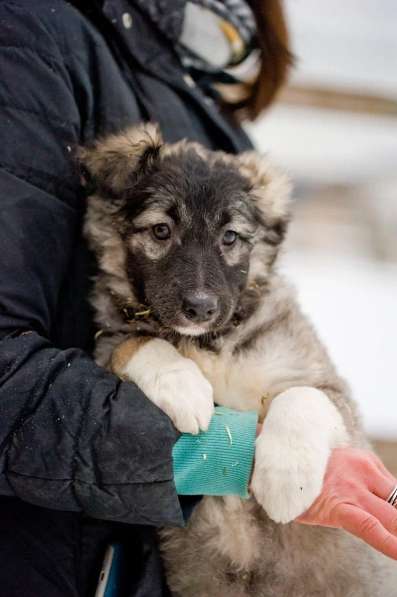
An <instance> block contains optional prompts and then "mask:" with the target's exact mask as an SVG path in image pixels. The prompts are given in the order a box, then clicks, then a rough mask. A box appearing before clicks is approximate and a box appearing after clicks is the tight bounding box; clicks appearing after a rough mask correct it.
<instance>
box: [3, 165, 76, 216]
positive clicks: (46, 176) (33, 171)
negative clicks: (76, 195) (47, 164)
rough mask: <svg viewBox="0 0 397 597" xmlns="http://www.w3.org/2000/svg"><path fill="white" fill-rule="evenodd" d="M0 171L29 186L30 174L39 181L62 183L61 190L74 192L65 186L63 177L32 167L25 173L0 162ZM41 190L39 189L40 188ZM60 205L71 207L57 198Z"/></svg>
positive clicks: (72, 187) (71, 187) (30, 182)
mask: <svg viewBox="0 0 397 597" xmlns="http://www.w3.org/2000/svg"><path fill="white" fill-rule="evenodd" d="M0 169H3V170H5V171H6V172H9V173H10V174H12V175H13V176H17V177H18V178H20V179H21V180H24V181H25V182H27V183H29V184H34V180H32V179H30V178H29V176H30V174H32V175H33V177H34V176H36V178H38V179H41V180H44V179H45V180H46V181H48V180H51V181H52V182H61V181H62V187H63V188H67V189H68V190H69V191H72V192H75V191H76V189H75V187H74V186H72V185H70V184H67V182H66V180H65V177H63V176H55V175H54V174H51V173H49V172H44V171H43V170H37V169H36V168H32V166H27V169H28V171H27V172H25V170H23V169H17V168H13V167H12V166H10V165H9V164H5V163H4V162H0ZM40 189H41V187H40ZM41 190H43V191H44V192H45V193H48V192H49V191H48V190H46V189H41ZM57 198H58V199H59V200H60V201H61V202H62V203H65V204H66V205H68V206H69V207H71V205H70V204H69V203H68V202H67V201H66V200H62V199H60V198H59V197H57Z"/></svg>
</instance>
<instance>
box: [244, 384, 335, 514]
mask: <svg viewBox="0 0 397 597" xmlns="http://www.w3.org/2000/svg"><path fill="white" fill-rule="evenodd" d="M345 440H346V431H345V428H344V424H343V421H342V417H341V415H340V413H339V412H338V411H337V410H336V408H335V406H334V405H333V404H332V402H331V401H330V400H329V399H328V398H327V396H326V395H325V394H324V393H323V392H320V391H319V390H316V389H315V388H310V387H297V388H291V389H290V390H287V391H286V392H283V393H282V394H280V395H279V396H277V397H276V398H275V399H274V400H273V402H272V404H271V406H270V409H269V412H268V415H267V417H266V419H265V422H264V425H263V430H262V433H261V435H260V436H259V438H258V439H257V443H256V452H255V467H254V472H253V477H252V483H251V489H252V492H253V494H254V496H255V498H256V499H257V501H258V503H259V504H260V505H261V506H262V507H263V508H264V510H265V511H266V513H267V514H268V516H269V517H270V518H271V519H272V520H274V521H275V522H281V523H287V522H290V521H292V520H294V519H295V518H296V517H297V516H300V515H301V514H303V512H305V511H306V510H307V509H308V508H309V506H310V505H311V504H312V503H313V502H314V500H315V499H316V498H317V497H318V496H319V494H320V492H321V489H322V485H323V480H324V475H325V471H326V467H327V463H328V458H329V455H330V453H331V450H332V449H333V448H334V447H336V446H337V445H341V444H342V443H343V442H344V441H345Z"/></svg>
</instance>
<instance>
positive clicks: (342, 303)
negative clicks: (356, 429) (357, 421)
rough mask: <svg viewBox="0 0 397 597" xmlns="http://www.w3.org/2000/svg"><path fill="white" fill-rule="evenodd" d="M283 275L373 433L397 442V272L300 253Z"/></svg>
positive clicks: (290, 257) (291, 256)
mask: <svg viewBox="0 0 397 597" xmlns="http://www.w3.org/2000/svg"><path fill="white" fill-rule="evenodd" d="M282 269H283V271H285V273H287V274H288V276H289V278H290V279H292V280H293V281H294V283H295V285H296V287H297V289H298V296H299V300H300V302H301V305H302V306H303V308H304V310H305V312H306V313H308V314H309V316H310V318H311V320H312V321H313V322H314V323H315V325H316V327H317V329H318V331H319V333H320V336H321V338H322V339H323V341H324V342H325V344H326V345H327V347H328V349H329V351H330V353H331V356H332V358H333V359H334V362H335V363H336V365H337V367H338V370H339V371H340V373H341V374H342V375H343V376H344V377H345V378H346V379H347V380H348V381H349V383H350V385H351V387H352V389H353V395H354V398H355V399H356V400H357V401H358V402H359V404H360V409H361V413H362V415H363V420H364V424H365V427H366V429H367V431H368V433H369V434H370V435H372V436H373V437H382V438H390V439H394V440H397V266H396V265H394V266H393V265H386V264H384V265H380V264H379V263H376V264H374V263H372V262H369V261H368V262H367V261H359V260H356V259H354V260H353V259H351V258H347V259H346V258H343V259H342V258H335V256H330V255H327V254H324V255H319V254H316V255H313V254H304V253H297V252H295V253H294V254H289V255H286V256H285V257H284V258H283V265H282Z"/></svg>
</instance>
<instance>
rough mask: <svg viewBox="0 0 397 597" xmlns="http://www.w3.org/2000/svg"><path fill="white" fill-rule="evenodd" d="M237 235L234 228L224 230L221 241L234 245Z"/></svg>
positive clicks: (227, 244)
mask: <svg viewBox="0 0 397 597" xmlns="http://www.w3.org/2000/svg"><path fill="white" fill-rule="evenodd" d="M237 237H238V234H237V232H235V231H234V230H226V232H225V233H224V235H223V238H222V242H223V244H224V245H226V246H228V247H230V246H231V245H234V243H235V242H236V240H237Z"/></svg>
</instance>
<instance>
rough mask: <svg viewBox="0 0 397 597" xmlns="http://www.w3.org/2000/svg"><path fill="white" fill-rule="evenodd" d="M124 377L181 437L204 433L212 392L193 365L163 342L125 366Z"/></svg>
mask: <svg viewBox="0 0 397 597" xmlns="http://www.w3.org/2000/svg"><path fill="white" fill-rule="evenodd" d="M123 373H124V375H126V376H127V377H128V378H129V379H131V380H132V381H135V382H136V384H137V385H138V386H139V387H140V388H141V390H142V391H143V392H145V394H146V396H147V397H148V398H149V399H150V400H151V401H152V402H154V404H156V405H157V406H158V407H159V408H161V410H162V411H164V412H165V413H166V414H167V415H168V416H169V417H170V419H171V420H172V422H173V423H174V425H175V427H176V428H177V429H178V430H179V431H181V432H182V433H193V434H197V433H199V431H206V430H207V429H208V426H209V424H210V421H211V418H212V415H213V412H214V401H213V390H212V386H211V384H210V383H209V382H208V380H207V379H206V378H205V377H204V375H203V374H202V373H201V371H200V369H199V368H198V366H197V365H196V363H195V362H194V361H192V360H191V359H186V358H184V357H182V356H181V355H180V354H179V352H178V351H177V350H176V349H175V348H174V347H173V346H172V345H171V344H169V343H168V342H166V341H164V340H159V339H155V340H151V341H150V342H148V343H147V344H145V345H144V346H143V347H142V348H141V349H140V350H139V351H138V352H137V353H136V354H135V355H134V356H133V357H132V358H131V360H130V361H129V362H128V363H127V365H126V367H125V370H124V372H123Z"/></svg>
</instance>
